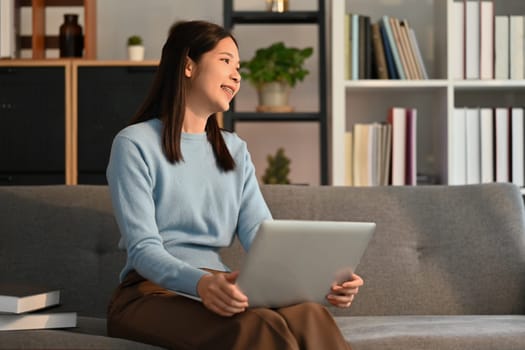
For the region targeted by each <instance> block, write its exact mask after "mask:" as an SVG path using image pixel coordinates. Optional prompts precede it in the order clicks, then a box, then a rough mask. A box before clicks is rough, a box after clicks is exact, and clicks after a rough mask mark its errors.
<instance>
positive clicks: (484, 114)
mask: <svg viewBox="0 0 525 350" xmlns="http://www.w3.org/2000/svg"><path fill="white" fill-rule="evenodd" d="M479 118H480V144H481V183H490V182H494V113H493V109H492V108H480V111H479Z"/></svg>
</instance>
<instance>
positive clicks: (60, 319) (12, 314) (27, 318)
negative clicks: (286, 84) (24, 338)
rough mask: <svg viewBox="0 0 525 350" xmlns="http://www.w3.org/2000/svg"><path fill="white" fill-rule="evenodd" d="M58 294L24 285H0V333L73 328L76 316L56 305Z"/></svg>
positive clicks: (58, 298)
mask: <svg viewBox="0 0 525 350" xmlns="http://www.w3.org/2000/svg"><path fill="white" fill-rule="evenodd" d="M59 303H60V291H59V290H57V289H46V288H42V287H36V286H31V285H27V284H18V283H17V284H14V283H13V284H2V285H0V331H12V330H25V329H45V328H69V327H76V322H77V314H76V312H69V311H66V310H65V309H64V308H63V307H62V306H61V305H60V304H59Z"/></svg>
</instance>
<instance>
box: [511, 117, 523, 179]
mask: <svg viewBox="0 0 525 350" xmlns="http://www.w3.org/2000/svg"><path fill="white" fill-rule="evenodd" d="M511 133H512V136H511V140H512V141H511V142H512V145H511V147H512V152H511V153H512V166H511V168H512V178H511V180H512V183H513V184H515V185H516V186H519V187H523V186H524V185H525V184H524V178H523V177H524V170H525V169H524V164H523V161H524V160H523V155H524V153H523V148H524V147H525V143H524V139H523V108H517V107H514V108H512V109H511Z"/></svg>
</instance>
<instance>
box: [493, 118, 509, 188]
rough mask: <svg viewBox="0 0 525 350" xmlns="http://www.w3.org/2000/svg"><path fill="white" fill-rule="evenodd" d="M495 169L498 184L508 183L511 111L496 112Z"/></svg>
mask: <svg viewBox="0 0 525 350" xmlns="http://www.w3.org/2000/svg"><path fill="white" fill-rule="evenodd" d="M494 124H495V125H494V126H495V139H496V140H495V150H494V151H495V152H494V153H495V158H496V159H495V163H496V164H495V168H496V182H508V181H509V180H510V178H509V168H510V164H509V163H510V162H509V155H510V152H509V126H510V125H509V124H510V123H509V109H508V108H496V111H495V120H494Z"/></svg>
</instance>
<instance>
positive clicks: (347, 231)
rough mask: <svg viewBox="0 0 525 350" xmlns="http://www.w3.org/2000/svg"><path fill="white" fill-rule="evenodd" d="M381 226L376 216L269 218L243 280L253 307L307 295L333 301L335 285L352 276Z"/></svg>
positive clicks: (248, 259)
mask: <svg viewBox="0 0 525 350" xmlns="http://www.w3.org/2000/svg"><path fill="white" fill-rule="evenodd" d="M375 226H376V225H375V223H371V222H335V221H298V220H273V221H265V222H263V223H262V224H261V226H260V228H259V231H258V232H257V236H256V237H255V240H254V242H253V243H252V246H251V248H250V251H249V253H248V254H247V256H246V259H245V261H244V264H243V266H242V268H241V271H240V274H239V277H238V279H237V284H238V286H239V288H240V289H241V290H242V291H243V292H244V293H245V294H246V295H247V296H248V302H249V304H250V307H281V306H286V305H292V304H296V303H300V302H304V301H314V302H318V303H321V304H328V302H327V300H326V295H327V294H328V293H329V292H330V286H331V285H332V283H333V282H342V281H346V280H348V279H349V276H350V275H351V273H352V272H353V271H355V268H356V267H357V265H358V263H359V261H360V259H361V257H362V256H363V253H364V252H365V250H366V247H367V246H368V243H369V242H370V239H371V237H372V235H373V233H374V231H375Z"/></svg>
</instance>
